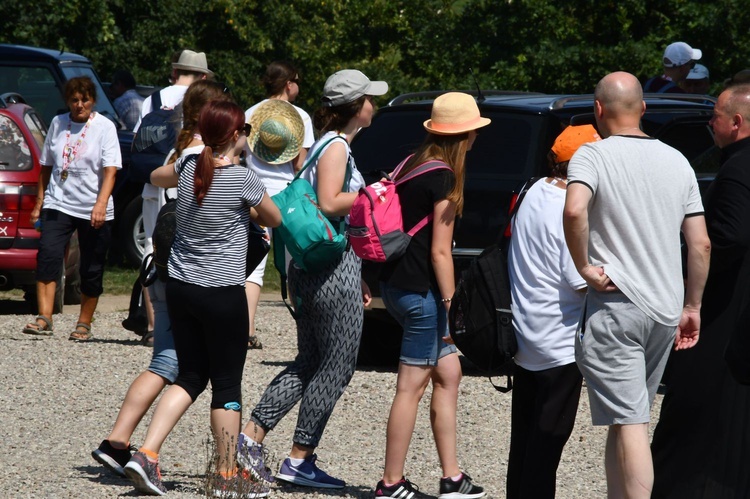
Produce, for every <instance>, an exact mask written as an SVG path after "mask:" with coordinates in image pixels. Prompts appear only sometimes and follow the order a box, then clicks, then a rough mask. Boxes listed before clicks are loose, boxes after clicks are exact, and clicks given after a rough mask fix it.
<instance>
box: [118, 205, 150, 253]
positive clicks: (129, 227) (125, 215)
mask: <svg viewBox="0 0 750 499" xmlns="http://www.w3.org/2000/svg"><path fill="white" fill-rule="evenodd" d="M119 236H120V237H119V239H120V241H122V243H123V248H124V253H125V260H126V261H127V262H128V264H130V265H132V266H133V267H136V268H139V267H140V266H141V262H142V261H143V255H144V253H145V251H146V230H145V229H144V228H143V198H141V196H138V197H136V198H134V199H133V200H132V201H130V203H128V205H127V206H126V207H125V210H123V212H122V220H120V230H119Z"/></svg>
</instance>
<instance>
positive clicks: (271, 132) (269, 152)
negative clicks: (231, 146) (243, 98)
mask: <svg viewBox="0 0 750 499" xmlns="http://www.w3.org/2000/svg"><path fill="white" fill-rule="evenodd" d="M250 126H251V127H252V129H251V130H250V135H249V136H248V137H247V145H248V147H249V148H250V151H252V153H253V154H254V155H255V156H256V157H258V158H259V159H261V160H263V161H265V162H266V163H269V164H272V165H280V164H282V163H286V162H288V161H291V160H292V159H294V158H295V157H296V156H297V155H298V154H299V150H300V148H301V147H302V142H303V140H304V138H305V125H304V123H303V122H302V118H301V117H300V115H299V113H298V112H297V110H296V109H294V106H292V105H291V104H289V103H288V102H286V101H283V100H280V99H269V100H267V101H266V102H264V103H263V104H261V105H260V106H258V107H257V108H256V109H255V111H254V112H253V115H252V116H251V117H250Z"/></svg>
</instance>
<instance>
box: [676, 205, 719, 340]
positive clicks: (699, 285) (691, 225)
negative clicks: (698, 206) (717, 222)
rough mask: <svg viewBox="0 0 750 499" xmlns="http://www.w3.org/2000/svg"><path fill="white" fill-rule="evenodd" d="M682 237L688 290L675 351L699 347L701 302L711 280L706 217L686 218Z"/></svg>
mask: <svg viewBox="0 0 750 499" xmlns="http://www.w3.org/2000/svg"><path fill="white" fill-rule="evenodd" d="M682 233H683V234H684V235H685V244H686V245H687V249H688V256H687V268H688V277H687V285H686V289H685V306H684V307H683V309H682V317H681V318H680V324H679V325H678V326H677V336H676V337H675V340H674V349H675V350H684V349H687V348H692V347H693V346H695V344H696V343H698V337H699V335H700V326H701V300H702V299H703V288H704V286H705V285H706V278H707V277H708V267H709V262H710V259H711V241H710V240H709V238H708V233H707V232H706V220H705V218H704V217H703V216H694V217H687V218H685V220H684V221H683V222H682Z"/></svg>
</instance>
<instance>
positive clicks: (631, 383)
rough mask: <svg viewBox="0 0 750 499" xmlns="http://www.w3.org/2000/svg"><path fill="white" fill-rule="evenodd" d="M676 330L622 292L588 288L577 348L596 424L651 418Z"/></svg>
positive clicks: (623, 422)
mask: <svg viewBox="0 0 750 499" xmlns="http://www.w3.org/2000/svg"><path fill="white" fill-rule="evenodd" d="M675 332H676V327H675V326H665V325H663V324H659V323H658V322H656V321H654V320H653V319H651V318H650V317H648V316H647V315H646V314H644V313H643V312H642V311H641V310H640V309H639V308H638V307H636V306H635V305H634V304H633V302H631V301H630V300H629V299H628V298H627V297H626V296H625V295H624V294H622V293H620V292H616V293H599V292H596V291H592V290H589V292H588V294H587V295H586V303H585V306H584V309H583V317H582V320H581V322H580V323H579V325H578V331H577V333H576V345H575V351H576V362H577V363H578V367H579V369H580V370H581V374H583V378H584V379H585V380H586V386H587V389H588V394H589V404H590V405H591V420H592V422H593V424H594V425H613V424H638V423H648V422H649V420H650V413H651V404H652V403H653V401H654V397H655V396H656V390H657V388H658V387H659V382H660V381H661V376H662V374H663V372H664V367H665V366H666V363H667V359H668V357H669V352H670V350H671V348H672V345H673V344H674V338H675Z"/></svg>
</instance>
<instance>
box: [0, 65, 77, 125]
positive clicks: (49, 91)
mask: <svg viewBox="0 0 750 499" xmlns="http://www.w3.org/2000/svg"><path fill="white" fill-rule="evenodd" d="M0 82H2V85H3V90H4V91H6V92H16V93H19V94H21V96H23V98H24V100H25V101H26V102H27V103H28V104H29V105H30V106H32V107H33V108H34V109H36V110H37V111H38V112H39V114H40V115H41V116H42V118H43V119H44V121H45V123H50V122H52V118H54V117H55V116H56V115H57V114H59V113H61V112H65V111H67V110H68V108H67V107H66V106H65V102H64V101H63V98H62V93H61V89H60V87H59V86H58V84H57V82H56V81H55V78H54V76H53V75H52V73H51V72H50V71H49V69H47V68H44V67H18V66H0Z"/></svg>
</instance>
